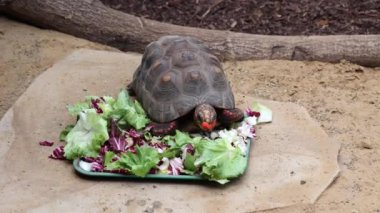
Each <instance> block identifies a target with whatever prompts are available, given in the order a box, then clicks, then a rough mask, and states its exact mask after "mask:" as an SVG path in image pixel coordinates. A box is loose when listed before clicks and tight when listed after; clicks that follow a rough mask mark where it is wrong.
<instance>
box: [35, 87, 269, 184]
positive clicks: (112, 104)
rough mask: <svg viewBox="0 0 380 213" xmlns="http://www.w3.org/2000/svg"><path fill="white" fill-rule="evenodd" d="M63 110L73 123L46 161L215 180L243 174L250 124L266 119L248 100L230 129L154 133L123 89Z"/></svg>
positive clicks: (266, 111)
mask: <svg viewBox="0 0 380 213" xmlns="http://www.w3.org/2000/svg"><path fill="white" fill-rule="evenodd" d="M67 109H68V112H69V114H70V115H72V116H75V117H77V121H76V123H75V124H72V125H68V126H66V127H65V129H64V130H63V131H62V132H61V134H60V136H59V139H60V140H61V141H63V142H64V143H65V144H64V145H62V146H58V147H56V148H55V149H54V151H53V153H52V154H51V155H50V156H49V157H50V158H52V159H60V160H69V161H72V160H76V159H80V161H79V165H80V167H81V168H82V169H84V170H86V171H91V172H108V173H120V174H128V175H135V176H138V177H145V176H146V175H148V174H166V175H197V176H202V177H203V178H206V179H208V180H212V181H217V182H218V183H220V184H225V183H227V182H229V181H230V180H231V179H233V178H236V177H238V176H240V175H242V174H243V173H244V171H245V169H246V167H247V163H248V157H249V156H248V154H249V150H248V147H249V146H248V145H249V143H250V142H251V141H252V140H253V139H254V138H255V136H256V131H255V126H256V125H257V124H259V123H265V122H270V121H271V120H272V112H271V110H270V109H268V108H267V107H265V106H263V105H261V104H259V103H253V105H252V109H247V110H246V111H245V118H244V120H243V121H242V122H239V123H236V124H234V125H233V126H232V127H231V128H230V129H223V130H218V131H213V132H211V133H210V134H208V135H201V134H189V133H187V132H182V131H179V130H177V131H176V132H175V134H174V135H167V136H164V137H157V136H152V135H151V134H150V133H149V130H150V127H149V123H150V120H149V118H148V116H147V114H146V113H145V111H144V109H143V108H142V107H141V105H140V103H139V102H138V101H136V100H133V99H132V98H130V97H129V95H128V92H127V91H126V90H121V91H120V93H119V94H118V96H117V97H116V98H113V97H111V96H102V97H98V96H88V97H86V99H85V101H83V102H79V103H76V104H73V105H69V106H68V107H67ZM40 144H41V145H46V146H51V145H53V144H52V143H51V142H48V141H43V142H40Z"/></svg>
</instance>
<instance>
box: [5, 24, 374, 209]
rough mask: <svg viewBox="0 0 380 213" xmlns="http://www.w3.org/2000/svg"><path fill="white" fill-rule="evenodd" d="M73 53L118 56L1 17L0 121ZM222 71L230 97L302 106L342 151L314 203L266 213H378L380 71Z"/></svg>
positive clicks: (290, 65) (272, 64)
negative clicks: (45, 73)
mask: <svg viewBox="0 0 380 213" xmlns="http://www.w3.org/2000/svg"><path fill="white" fill-rule="evenodd" d="M78 48H92V49H103V50H111V51H117V50H115V49H112V48H110V47H106V46H102V45H99V44H95V43H92V42H88V41H86V40H83V39H78V38H75V37H72V36H68V35H65V34H62V33H57V32H54V31H49V30H42V29H38V28H35V27H31V26H28V25H24V24H20V23H18V22H15V21H11V20H8V19H5V18H1V17H0V49H1V54H0V117H2V116H3V115H4V113H5V112H6V110H7V109H8V108H10V107H11V106H12V104H13V103H14V102H15V101H16V100H17V98H18V97H19V96H20V95H21V94H22V93H23V92H24V91H25V89H26V88H27V87H28V85H29V84H30V83H31V82H32V81H33V79H34V78H35V77H36V76H37V75H39V74H40V73H42V72H43V71H44V70H45V69H46V68H48V67H50V66H51V65H52V64H53V63H54V62H56V61H57V60H59V59H61V58H63V57H64V56H65V55H67V54H68V53H70V52H71V51H73V50H75V49H78ZM225 69H226V72H227V73H228V75H229V78H230V80H231V84H232V85H233V87H234V89H235V91H239V92H242V93H245V94H250V95H254V96H257V97H261V98H265V99H271V100H276V101H291V102H294V103H298V104H300V105H302V106H304V107H305V108H306V109H307V110H308V111H309V113H310V114H311V116H312V117H313V118H315V119H316V120H317V121H319V122H320V124H321V126H322V127H323V129H324V130H325V131H326V132H327V133H328V135H329V136H330V137H331V138H333V139H335V140H336V141H339V142H340V143H341V145H342V148H341V152H340V156H339V163H340V166H341V174H340V177H339V178H337V179H336V181H335V182H334V183H333V184H332V185H331V186H330V188H329V189H327V190H326V191H325V192H324V193H323V194H322V196H321V197H320V198H319V199H318V201H317V202H316V203H315V204H312V205H304V206H294V207H288V208H283V209H275V210H270V211H268V212H380V184H379V183H378V180H380V163H379V162H380V141H379V138H380V113H379V109H380V68H365V67H361V66H358V65H355V64H351V63H348V62H342V63H339V64H329V63H320V62H294V61H244V62H228V63H225ZM43 92H48V91H41V93H42V94H41V95H43ZM290 125H291V124H290ZM294 193H296V192H294Z"/></svg>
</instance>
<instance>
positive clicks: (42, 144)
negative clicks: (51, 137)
mask: <svg viewBox="0 0 380 213" xmlns="http://www.w3.org/2000/svg"><path fill="white" fill-rule="evenodd" d="M53 144H54V142H51V141H40V145H41V146H53Z"/></svg>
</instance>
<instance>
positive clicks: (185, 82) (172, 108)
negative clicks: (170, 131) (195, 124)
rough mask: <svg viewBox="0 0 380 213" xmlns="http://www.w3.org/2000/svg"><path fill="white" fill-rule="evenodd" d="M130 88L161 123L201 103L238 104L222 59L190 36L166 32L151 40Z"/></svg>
mask: <svg viewBox="0 0 380 213" xmlns="http://www.w3.org/2000/svg"><path fill="white" fill-rule="evenodd" d="M131 89H132V90H133V91H134V93H135V94H136V98H137V100H139V101H140V103H141V104H142V107H143V108H144V109H145V110H146V112H147V113H148V115H149V117H150V118H151V119H152V120H153V121H155V122H160V123H165V122H170V121H173V120H175V119H177V118H179V117H181V116H183V115H186V114H187V113H189V112H190V111H191V110H193V109H194V108H195V107H196V106H197V105H199V104H202V103H207V104H210V105H212V106H214V107H216V108H222V109H233V108H235V101H234V96H233V93H232V91H231V87H230V85H229V83H228V81H227V79H226V75H225V73H224V72H223V70H222V66H221V64H220V61H219V60H218V58H217V57H216V56H215V55H213V54H212V52H211V51H210V49H208V48H207V47H206V46H205V45H204V44H202V43H201V42H200V41H199V40H197V39H195V38H191V37H181V36H164V37H161V38H160V39H159V40H158V41H155V42H152V43H150V44H149V45H148V46H147V47H146V48H145V52H144V55H143V58H142V61H141V64H140V66H139V67H138V68H137V70H136V71H135V73H134V76H133V81H132V84H131Z"/></svg>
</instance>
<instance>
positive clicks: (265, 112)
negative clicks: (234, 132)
mask: <svg viewBox="0 0 380 213" xmlns="http://www.w3.org/2000/svg"><path fill="white" fill-rule="evenodd" d="M252 110H253V111H256V112H260V117H259V118H258V120H257V123H258V124H259V123H269V122H272V117H273V115H272V110H271V109H269V108H268V107H266V106H264V105H262V104H260V103H259V102H256V101H255V102H253V104H252Z"/></svg>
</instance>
